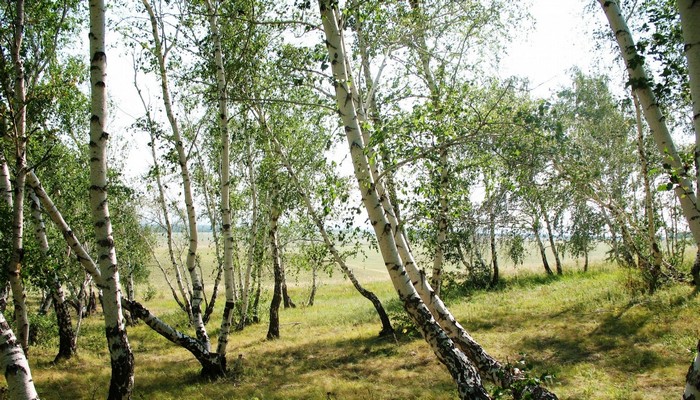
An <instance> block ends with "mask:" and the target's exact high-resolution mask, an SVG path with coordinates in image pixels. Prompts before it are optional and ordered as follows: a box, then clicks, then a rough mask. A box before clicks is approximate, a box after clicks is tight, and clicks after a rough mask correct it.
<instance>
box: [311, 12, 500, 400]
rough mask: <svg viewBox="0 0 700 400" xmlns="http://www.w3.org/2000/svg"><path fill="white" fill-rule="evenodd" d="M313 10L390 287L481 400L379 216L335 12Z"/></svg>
mask: <svg viewBox="0 0 700 400" xmlns="http://www.w3.org/2000/svg"><path fill="white" fill-rule="evenodd" d="M319 7H320V12H321V19H322V22H323V28H324V32H325V36H326V46H327V48H328V52H329V58H330V60H331V65H332V70H333V77H334V81H335V82H334V83H335V90H336V101H337V106H338V111H339V113H340V116H341V118H342V121H343V125H344V126H345V134H346V137H347V140H348V145H349V147H350V154H351V158H352V161H353V165H354V167H355V176H356V178H357V182H358V185H359V189H360V191H361V193H362V201H363V203H364V206H365V209H366V211H367V213H368V216H369V219H370V222H371V223H372V226H373V227H374V231H375V235H376V237H377V240H378V242H379V246H380V250H381V253H382V257H383V259H384V262H385V264H386V267H387V270H388V272H389V275H390V277H391V280H392V283H393V284H394V288H395V289H396V291H397V292H398V294H399V298H400V299H401V300H402V302H403V304H404V307H405V308H406V310H407V311H408V313H409V315H410V316H411V318H412V319H413V320H414V322H416V325H417V326H418V327H419V329H420V330H421V333H422V334H423V336H424V338H425V339H426V341H427V342H428V343H429V344H430V345H431V348H432V349H433V351H434V352H435V353H436V355H437V356H438V358H439V359H440V361H441V362H442V363H443V364H445V366H446V367H447V369H448V371H449V372H450V374H451V375H452V377H453V379H454V380H455V382H456V383H457V387H458V391H459V395H460V398H463V399H467V398H469V399H487V398H489V396H488V394H487V393H486V391H485V390H484V388H483V386H482V384H481V378H480V376H479V374H478V372H477V371H476V368H474V365H473V364H472V363H471V362H470V361H469V359H467V357H466V356H465V355H464V353H462V352H461V351H459V350H457V349H456V348H455V346H454V343H453V342H452V341H451V340H450V339H449V338H448V337H447V335H446V334H445V332H444V331H443V330H442V329H441V328H440V327H439V325H438V324H437V323H436V321H435V319H434V318H433V316H432V314H431V313H430V311H429V310H428V308H427V307H426V305H425V303H423V301H422V300H421V298H420V297H419V296H418V294H417V293H416V289H415V287H413V284H412V283H411V280H410V279H409V278H408V276H407V274H406V270H405V268H404V266H403V265H402V262H401V258H400V256H399V254H398V249H397V247H396V242H395V241H394V236H393V233H394V232H393V227H392V225H391V224H390V223H389V221H388V220H387V218H386V216H385V215H384V212H383V207H382V203H381V201H380V198H379V195H378V193H377V188H376V184H375V182H374V181H373V179H372V175H371V172H370V165H369V162H368V160H367V156H366V154H365V153H364V142H363V139H362V130H361V128H360V125H359V123H358V119H357V111H356V109H355V105H354V102H353V92H354V87H353V83H352V81H351V79H350V75H349V73H348V70H347V69H346V63H347V62H348V60H347V59H346V54H345V49H344V47H343V42H342V36H341V32H340V29H339V27H338V10H337V7H336V6H335V5H331V1H328V0H319Z"/></svg>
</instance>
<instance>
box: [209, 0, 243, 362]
mask: <svg viewBox="0 0 700 400" xmlns="http://www.w3.org/2000/svg"><path fill="white" fill-rule="evenodd" d="M206 4H207V11H208V13H209V30H210V32H211V35H212V41H213V42H214V61H215V63H216V90H217V97H218V106H219V118H218V122H219V132H220V134H221V168H220V170H221V221H222V223H221V228H222V231H223V237H224V285H225V287H226V305H225V306H224V314H223V319H222V320H221V330H220V333H219V342H218V347H217V350H216V352H217V353H218V354H219V356H220V357H224V358H225V357H226V345H227V344H228V334H229V331H230V329H231V320H232V318H233V309H234V307H235V301H236V294H235V291H234V281H233V279H234V276H233V235H232V233H231V199H230V194H229V188H230V184H231V178H230V176H229V174H230V164H231V163H230V161H229V155H230V142H231V135H230V134H229V130H228V100H227V96H226V74H225V73H224V58H223V54H222V51H221V34H220V33H219V22H218V19H217V15H216V13H217V9H216V8H215V7H214V5H213V4H212V2H211V0H207V2H206Z"/></svg>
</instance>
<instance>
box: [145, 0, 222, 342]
mask: <svg viewBox="0 0 700 400" xmlns="http://www.w3.org/2000/svg"><path fill="white" fill-rule="evenodd" d="M141 3H142V4H143V5H144V7H145V8H146V11H147V12H148V17H149V20H150V22H151V30H152V36H153V42H154V49H153V50H154V54H153V55H154V56H155V58H156V61H157V64H158V72H159V76H160V87H161V92H162V95H163V105H164V106H165V113H166V115H167V117H168V122H169V123H170V128H171V130H172V134H173V142H174V144H175V150H176V152H177V156H178V163H179V164H180V176H181V178H182V189H183V194H184V197H185V208H186V212H187V227H188V234H189V246H188V249H187V258H186V265H187V271H189V274H190V280H191V284H192V295H191V299H192V323H193V325H194V328H195V332H196V333H197V338H198V339H199V340H200V341H201V342H202V345H203V346H204V347H206V348H207V350H209V348H210V347H211V343H210V341H209V335H208V334H207V330H206V328H205V326H204V319H203V316H202V303H203V301H204V284H203V281H202V277H201V275H200V274H199V270H198V269H197V265H196V259H197V245H198V236H197V215H196V212H195V208H194V198H193V196H192V180H191V177H190V171H189V168H188V166H187V162H188V156H187V153H186V152H185V147H184V143H183V140H182V136H181V135H180V127H179V125H178V121H177V118H176V117H175V112H174V110H173V107H172V101H171V97H170V89H169V87H168V76H167V73H166V66H165V54H164V52H163V46H162V43H161V39H160V33H159V30H158V21H157V19H156V15H155V12H154V10H153V8H152V7H151V4H150V3H149V2H148V0H141Z"/></svg>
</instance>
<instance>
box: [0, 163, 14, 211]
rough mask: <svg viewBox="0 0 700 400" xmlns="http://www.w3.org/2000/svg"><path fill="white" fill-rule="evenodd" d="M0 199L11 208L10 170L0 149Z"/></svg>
mask: <svg viewBox="0 0 700 400" xmlns="http://www.w3.org/2000/svg"><path fill="white" fill-rule="evenodd" d="M0 197H2V199H3V200H4V201H5V203H6V204H7V205H8V206H10V208H12V184H11V183H10V170H9V168H8V167H7V160H6V159H5V154H4V153H3V151H2V149H0Z"/></svg>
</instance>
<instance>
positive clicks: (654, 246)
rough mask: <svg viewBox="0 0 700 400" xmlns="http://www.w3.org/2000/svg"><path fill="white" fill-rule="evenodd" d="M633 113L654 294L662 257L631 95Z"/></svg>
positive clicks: (640, 130) (639, 114) (636, 105)
mask: <svg viewBox="0 0 700 400" xmlns="http://www.w3.org/2000/svg"><path fill="white" fill-rule="evenodd" d="M632 100H633V102H634V111H635V116H636V120H637V121H636V122H637V152H638V153H639V167H640V173H641V175H642V180H643V182H644V214H646V219H647V221H646V222H647V235H648V239H649V248H650V251H651V262H650V263H649V266H650V268H649V278H650V279H649V292H650V293H654V291H655V290H656V284H657V282H658V279H659V274H660V273H661V264H662V263H663V256H662V254H661V249H660V248H659V244H658V243H657V242H656V224H655V223H654V199H653V197H652V193H651V183H650V182H649V163H648V161H647V154H646V150H645V149H644V128H643V126H642V111H641V110H640V109H639V108H640V107H639V100H637V96H635V95H634V93H632Z"/></svg>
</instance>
